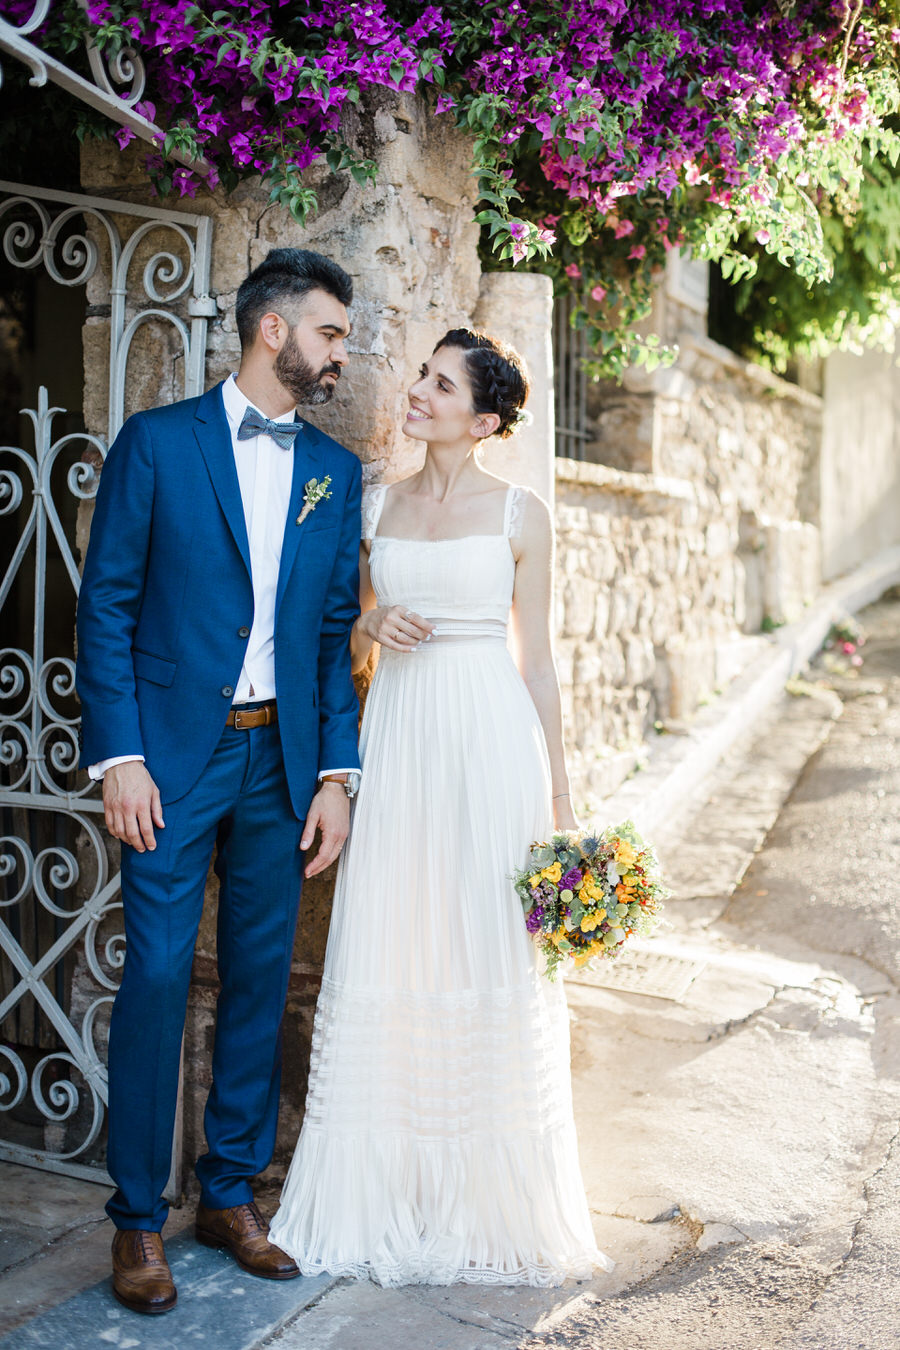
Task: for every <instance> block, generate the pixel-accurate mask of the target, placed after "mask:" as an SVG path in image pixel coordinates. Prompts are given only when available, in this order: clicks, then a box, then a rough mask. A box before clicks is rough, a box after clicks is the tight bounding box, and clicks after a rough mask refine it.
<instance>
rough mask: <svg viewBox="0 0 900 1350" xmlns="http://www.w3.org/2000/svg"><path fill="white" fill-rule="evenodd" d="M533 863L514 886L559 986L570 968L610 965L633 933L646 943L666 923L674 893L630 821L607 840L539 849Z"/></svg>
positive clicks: (560, 840)
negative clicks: (596, 962) (560, 974)
mask: <svg viewBox="0 0 900 1350" xmlns="http://www.w3.org/2000/svg"><path fill="white" fill-rule="evenodd" d="M528 857H529V864H528V866H527V867H526V868H525V870H524V871H522V872H516V873H515V874H514V876H513V883H514V884H515V888H516V890H517V892H518V894H519V897H520V899H521V901H522V905H523V907H524V909H525V926H526V927H527V929H528V931H529V933H532V934H534V935H535V937H537V939H538V945H539V946H540V948H541V950H542V951H543V952H544V954H545V956H546V958H547V975H548V976H549V978H550V979H551V980H552V979H554V978H555V977H556V971H557V969H558V967H559V966H560V964H562V963H563V962H566V961H569V960H571V961H572V962H573V963H574V965H575V966H576V967H579V966H583V965H585V964H586V963H587V962H588V961H590V960H592V959H593V958H595V957H602V958H603V959H605V960H609V959H610V958H612V957H615V956H618V955H619V953H620V952H621V951H622V949H623V947H624V944H625V942H626V941H627V939H628V938H629V937H631V935H632V934H633V933H637V934H639V935H640V936H641V937H646V936H647V935H648V934H650V933H652V932H653V929H654V928H655V927H656V925H657V924H658V923H659V920H660V918H661V916H662V900H663V899H664V897H665V896H666V895H668V894H669V892H668V891H667V889H666V887H665V886H664V884H663V881H662V877H661V876H660V871H659V863H658V862H657V859H656V854H655V852H654V851H653V848H652V846H651V845H650V844H645V843H644V841H643V839H641V836H640V835H639V834H638V832H637V830H636V829H635V827H634V825H633V824H632V822H631V821H630V820H626V821H625V822H624V824H622V825H617V826H614V827H613V826H611V827H610V828H609V829H606V830H604V831H603V832H602V834H596V833H593V832H591V831H586V832H584V833H581V834H575V833H560V834H554V836H553V838H552V839H551V841H550V843H549V844H545V843H537V844H532V846H531V849H530V851H529V855H528Z"/></svg>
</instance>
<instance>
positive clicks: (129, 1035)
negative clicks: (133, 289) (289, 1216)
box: [76, 386, 361, 1229]
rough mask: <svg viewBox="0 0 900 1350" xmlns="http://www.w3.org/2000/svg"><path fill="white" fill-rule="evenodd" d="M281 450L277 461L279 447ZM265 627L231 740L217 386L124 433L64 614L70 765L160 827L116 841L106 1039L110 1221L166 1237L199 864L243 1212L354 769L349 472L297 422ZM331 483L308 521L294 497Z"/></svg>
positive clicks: (232, 523) (233, 658)
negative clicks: (268, 633) (318, 855)
mask: <svg viewBox="0 0 900 1350" xmlns="http://www.w3.org/2000/svg"><path fill="white" fill-rule="evenodd" d="M285 453H291V452H285ZM292 453H293V456H294V465H293V478H292V490H291V501H290V508H289V510H288V515H287V522H286V525H285V533H284V541H283V545H282V552H281V565H280V571H279V577H278V590H277V598H276V614H275V679H276V688H277V697H278V723H277V725H276V726H270V727H261V728H258V729H256V730H253V731H250V732H247V731H236V730H234V729H232V728H226V726H225V720H226V717H227V715H228V712H229V711H230V708H231V703H232V699H233V693H234V688H235V686H236V685H237V683H238V678H239V675H240V672H241V667H242V665H243V661H244V652H245V649H246V646H247V637H248V635H249V630H250V627H251V624H252V621H253V592H252V586H251V578H250V555H249V545H248V541H247V534H246V528H245V524H244V513H243V507H242V503H241V495H240V488H239V485H238V478H237V471H236V468H235V463H234V452H233V449H232V442H231V434H230V431H229V427H228V422H227V420H226V417H225V410H224V406H223V402H222V395H221V386H218V387H216V388H215V389H212V390H210V391H209V393H207V394H204V395H202V397H200V398H196V399H188V400H186V401H184V402H182V403H177V404H174V405H172V406H171V407H168V408H159V409H155V410H153V411H151V412H145V413H138V414H137V415H136V416H134V417H132V418H130V419H129V420H128V421H127V422H126V423H125V426H124V427H123V428H122V431H121V432H120V433H119V436H118V437H117V438H116V441H115V444H114V445H113V447H112V449H111V450H110V452H109V455H108V456H107V459H106V463H105V465H104V468H103V473H102V475H101V483H100V489H99V492H98V496H97V505H96V510H95V514H94V521H93V525H92V529H91V541H90V547H89V549H88V553H87V559H86V561H85V568H84V577H83V581H82V587H81V595H80V599H79V608H78V662H77V674H76V678H77V687H78V693H79V696H80V698H81V703H82V737H83V743H82V764H84V765H87V764H92V763H96V762H98V761H100V760H103V759H108V758H112V757H114V756H118V755H130V754H135V755H143V756H144V758H145V760H146V764H147V768H148V770H149V772H150V774H151V776H152V777H153V779H154V780H155V782H156V783H157V785H158V787H159V789H160V795H161V798H162V803H163V814H164V817H165V821H166V825H165V828H164V829H162V830H158V831H157V832H156V838H157V848H156V850H155V851H153V852H151V851H149V850H148V851H147V852H145V853H137V852H136V851H135V850H134V849H132V848H131V847H130V846H129V845H127V844H123V846H122V896H123V905H124V913H125V930H126V936H127V950H126V959H125V967H124V972H123V979H122V985H121V988H120V991H119V993H118V995H117V997H116V1002H115V1006H114V1009H113V1017H112V1024H111V1028H110V1050H109V1071H110V1102H109V1148H108V1165H109V1170H110V1173H111V1174H112V1176H113V1178H114V1179H115V1181H116V1183H117V1186H118V1190H117V1191H116V1194H115V1196H114V1197H113V1198H112V1200H111V1201H110V1203H109V1205H108V1206H107V1209H108V1211H109V1213H110V1214H111V1216H112V1217H113V1219H114V1220H115V1222H116V1223H117V1225H118V1226H119V1227H122V1228H148V1229H159V1228H161V1227H162V1224H163V1222H164V1220H165V1216H166V1205H165V1203H164V1201H163V1200H162V1198H161V1195H162V1190H163V1188H164V1186H165V1182H166V1179H167V1176H168V1171H169V1159H170V1149H171V1139H172V1129H173V1124H174V1113H175V1101H176V1094H177V1080H178V1059H179V1053H180V1045H181V1036H182V1031H183V1026H184V1015H185V1006H186V1000H187V992H188V986H189V982H190V969H191V960H192V956H193V948H194V942H195V940H196V934H197V927H198V924H199V920H200V913H201V909H202V902H203V890H204V882H205V878H206V873H207V868H208V865H209V859H210V856H211V854H212V852H213V849H214V848H216V849H217V861H216V871H217V873H218V875H219V880H220V894H219V915H218V945H217V953H218V962H219V975H220V979H221V983H222V990H221V993H220V996H219V1004H218V1011H217V1022H216V1042H215V1049H214V1053H213V1086H212V1089H211V1092H210V1096H209V1101H208V1104H207V1113H206V1136H207V1146H208V1150H209V1151H208V1153H207V1154H206V1155H205V1156H204V1158H202V1159H201V1160H200V1162H199V1163H198V1167H197V1172H198V1176H199V1177H200V1180H201V1185H202V1190H203V1201H204V1203H205V1204H207V1205H210V1206H212V1207H213V1208H226V1207H229V1206H231V1205H235V1204H241V1203H244V1202H245V1201H247V1200H250V1199H252V1193H251V1191H250V1184H249V1183H250V1178H251V1177H252V1176H254V1175H255V1174H256V1173H257V1172H259V1171H261V1170H262V1169H263V1168H265V1167H266V1166H267V1165H268V1162H269V1161H270V1159H271V1154H272V1149H273V1147H274V1140H275V1129H276V1123H277V1111H278V1092H279V1083H280V1024H281V1017H282V1014H283V1009H284V999H285V995H286V991H287V980H288V975H289V972H290V959H291V949H292V944H293V932H294V927H295V924H296V916H297V905H298V902H299V896H300V887H301V884H302V862H303V859H302V855H301V854H300V852H299V842H300V837H301V833H302V823H303V819H304V817H305V815H306V812H307V810H308V807H309V802H310V800H311V798H312V795H313V793H314V791H315V789H316V779H317V773H318V771H319V769H320V768H335V767H341V768H344V767H351V766H354V765H357V764H358V762H359V761H358V758H357V711H358V709H357V699H356V695H355V692H354V688H353V681H352V679H351V674H350V658H349V638H350V629H351V627H352V625H353V622H354V620H355V618H356V616H357V614H358V613H359V595H358V584H359V582H358V557H359V535H360V493H361V471H360V465H359V461H358V460H357V459H356V457H355V456H354V455H352V454H351V453H350V452H349V451H348V450H345V449H344V448H343V447H342V446H340V445H338V444H337V443H336V442H335V441H333V440H332V439H331V438H330V437H328V436H326V435H324V433H322V432H320V431H318V430H316V429H315V428H313V427H311V426H309V424H308V423H307V424H304V427H303V430H302V431H301V432H300V434H299V435H298V436H297V438H296V444H295V448H294V450H293V452H292ZM326 475H328V476H330V478H331V484H330V491H331V496H330V497H329V498H328V499H326V500H324V501H321V502H320V503H319V504H318V505H317V507H316V509H315V510H314V511H312V512H311V513H310V514H308V515H307V517H306V519H305V520H304V521H303V524H302V525H298V524H297V523H296V522H297V516H298V515H299V514H300V511H301V508H302V505H303V490H304V486H305V484H306V483H307V482H308V481H309V480H310V479H311V478H316V479H318V480H319V481H320V482H321V481H322V479H323V478H324V477H325V476H326Z"/></svg>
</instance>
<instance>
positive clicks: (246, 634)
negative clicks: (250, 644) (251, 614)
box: [238, 627, 250, 637]
mask: <svg viewBox="0 0 900 1350" xmlns="http://www.w3.org/2000/svg"><path fill="white" fill-rule="evenodd" d="M249 636H250V629H249V628H247V627H242V628H239V629H238V637H249Z"/></svg>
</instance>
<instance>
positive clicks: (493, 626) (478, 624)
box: [419, 619, 506, 647]
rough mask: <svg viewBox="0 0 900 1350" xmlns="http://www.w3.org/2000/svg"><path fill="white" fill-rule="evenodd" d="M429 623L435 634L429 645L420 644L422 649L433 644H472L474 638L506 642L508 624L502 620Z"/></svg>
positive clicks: (436, 621)
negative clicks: (431, 624) (432, 626)
mask: <svg viewBox="0 0 900 1350" xmlns="http://www.w3.org/2000/svg"><path fill="white" fill-rule="evenodd" d="M429 622H431V623H433V624H434V632H433V634H432V635H431V638H430V639H429V641H428V643H427V644H425V643H420V644H419V646H420V647H421V646H426V645H427V646H431V645H432V643H440V644H441V645H443V644H444V643H451V642H470V641H471V640H472V639H473V638H476V639H479V640H483V639H485V638H489V639H493V641H494V642H506V624H505V623H503V622H502V621H501V620H500V619H431V620H430V621H429Z"/></svg>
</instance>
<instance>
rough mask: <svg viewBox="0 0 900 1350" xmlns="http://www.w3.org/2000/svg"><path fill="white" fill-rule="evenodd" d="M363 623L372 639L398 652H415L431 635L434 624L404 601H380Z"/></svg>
mask: <svg viewBox="0 0 900 1350" xmlns="http://www.w3.org/2000/svg"><path fill="white" fill-rule="evenodd" d="M358 623H359V627H360V629H361V631H362V632H363V633H365V635H366V637H367V638H368V639H369V641H370V642H379V643H380V644H381V646H382V647H389V648H390V650H391V651H394V652H411V651H414V650H415V648H416V647H417V646H418V645H419V643H420V642H424V641H425V640H426V639H427V638H430V637H431V634H432V633H433V632H434V626H433V625H432V624H430V623H429V622H428V620H427V619H423V618H422V616H421V614H414V613H413V611H412V610H411V609H404V608H403V606H402V605H379V606H378V608H377V609H370V610H367V611H366V613H365V614H361V615H360V617H359V619H358Z"/></svg>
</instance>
